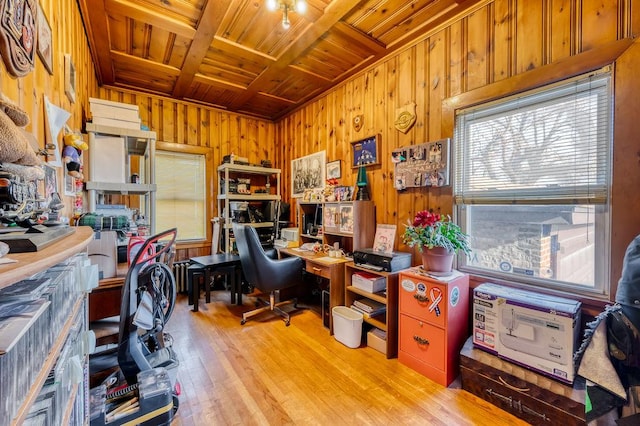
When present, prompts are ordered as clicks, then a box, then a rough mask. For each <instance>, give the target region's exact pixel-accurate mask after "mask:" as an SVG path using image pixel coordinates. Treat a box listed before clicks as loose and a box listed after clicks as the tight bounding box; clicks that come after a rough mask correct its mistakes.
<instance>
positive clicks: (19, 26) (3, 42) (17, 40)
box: [0, 0, 38, 77]
mask: <svg viewBox="0 0 640 426" xmlns="http://www.w3.org/2000/svg"><path fill="white" fill-rule="evenodd" d="M37 16H38V4H37V2H36V0H5V1H3V2H2V9H1V11H0V19H1V23H0V52H1V53H2V59H3V60H4V64H5V66H6V67H7V71H9V73H10V74H11V75H13V76H14V77H22V76H24V75H26V74H28V73H29V72H31V70H32V69H33V64H34V61H35V55H36V41H37V37H38V36H37V34H38V32H37V30H36V19H37Z"/></svg>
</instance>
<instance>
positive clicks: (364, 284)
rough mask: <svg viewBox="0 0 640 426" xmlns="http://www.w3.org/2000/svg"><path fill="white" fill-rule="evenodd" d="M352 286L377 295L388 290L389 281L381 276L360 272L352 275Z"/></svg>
mask: <svg viewBox="0 0 640 426" xmlns="http://www.w3.org/2000/svg"><path fill="white" fill-rule="evenodd" d="M351 285H352V286H354V287H357V288H359V289H360V290H364V291H368V292H369V293H377V292H379V291H382V290H384V289H385V288H387V280H386V278H385V277H381V276H380V275H375V274H371V273H369V272H364V271H359V272H355V273H354V274H352V275H351Z"/></svg>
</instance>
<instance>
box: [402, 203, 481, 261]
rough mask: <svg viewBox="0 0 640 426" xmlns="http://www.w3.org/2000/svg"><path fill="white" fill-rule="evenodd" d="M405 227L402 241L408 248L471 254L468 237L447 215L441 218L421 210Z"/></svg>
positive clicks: (438, 215)
mask: <svg viewBox="0 0 640 426" xmlns="http://www.w3.org/2000/svg"><path fill="white" fill-rule="evenodd" d="M405 227H406V229H405V230H404V234H402V241H403V242H404V243H405V244H406V245H408V246H409V247H413V246H418V249H419V250H420V251H422V250H423V249H425V248H428V249H432V248H434V247H444V248H446V249H447V250H448V251H451V252H453V253H457V252H458V250H462V251H463V252H464V253H465V254H470V253H471V247H470V246H469V236H468V235H467V234H465V233H464V232H462V229H460V227H459V226H458V225H457V224H455V223H453V222H452V221H451V216H449V215H446V216H441V215H440V214H434V213H431V212H430V211H427V210H423V211H420V212H418V213H417V214H416V217H415V218H414V219H413V222H409V223H408V224H407V225H405Z"/></svg>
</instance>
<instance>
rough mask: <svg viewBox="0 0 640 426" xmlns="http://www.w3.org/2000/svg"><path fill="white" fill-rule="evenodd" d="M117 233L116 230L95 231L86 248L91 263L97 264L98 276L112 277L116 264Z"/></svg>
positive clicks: (102, 277)
mask: <svg viewBox="0 0 640 426" xmlns="http://www.w3.org/2000/svg"><path fill="white" fill-rule="evenodd" d="M117 243H118V235H117V232H116V231H99V232H95V233H94V236H93V241H91V242H90V243H89V247H88V249H87V251H88V255H89V259H90V260H91V264H93V265H98V278H99V279H101V280H102V279H105V278H113V277H115V276H116V270H117V265H118V247H117Z"/></svg>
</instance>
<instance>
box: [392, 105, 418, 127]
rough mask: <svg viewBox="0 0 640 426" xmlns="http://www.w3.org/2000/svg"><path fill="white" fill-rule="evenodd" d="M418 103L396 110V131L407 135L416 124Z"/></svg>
mask: <svg viewBox="0 0 640 426" xmlns="http://www.w3.org/2000/svg"><path fill="white" fill-rule="evenodd" d="M416 118H417V115H416V103H415V102H411V103H408V104H406V105H405V106H402V107H400V108H397V109H396V121H395V123H394V125H395V127H396V129H398V130H400V131H401V132H402V133H407V132H408V131H409V130H411V128H412V127H413V125H414V124H415V123H416Z"/></svg>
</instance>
